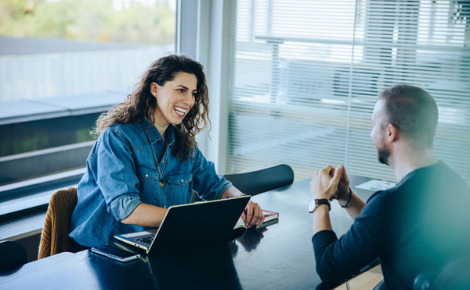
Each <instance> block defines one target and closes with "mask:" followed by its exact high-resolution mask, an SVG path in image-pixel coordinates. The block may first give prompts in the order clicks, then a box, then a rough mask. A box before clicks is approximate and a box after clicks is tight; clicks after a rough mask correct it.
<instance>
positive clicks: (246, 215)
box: [242, 200, 264, 228]
mask: <svg viewBox="0 0 470 290" xmlns="http://www.w3.org/2000/svg"><path fill="white" fill-rule="evenodd" d="M242 220H243V221H244V222H245V226H246V228H251V227H253V226H255V225H257V226H260V225H261V224H262V223H263V221H264V215H263V211H262V210H261V207H260V206H259V205H258V204H257V203H255V202H252V201H251V200H250V201H249V202H248V204H247V205H246V207H245V210H244V211H243V213H242Z"/></svg>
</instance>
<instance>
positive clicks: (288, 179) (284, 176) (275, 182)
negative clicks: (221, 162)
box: [224, 164, 294, 195]
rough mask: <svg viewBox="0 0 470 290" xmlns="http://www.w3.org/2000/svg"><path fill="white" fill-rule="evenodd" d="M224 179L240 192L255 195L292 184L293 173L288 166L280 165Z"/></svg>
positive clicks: (231, 175) (228, 175) (229, 175)
mask: <svg viewBox="0 0 470 290" xmlns="http://www.w3.org/2000/svg"><path fill="white" fill-rule="evenodd" d="M224 178H225V179H227V180H228V181H230V182H232V184H233V185H234V186H235V187H236V188H238V190H240V191H241V192H243V193H245V194H248V195H257V194H260V193H262V192H265V191H269V190H273V189H276V188H279V187H283V186H286V185H289V184H292V182H294V171H293V170H292V168H291V167H290V166H289V165H286V164H281V165H276V166H273V167H269V168H265V169H261V170H257V171H252V172H246V173H236V174H226V175H224Z"/></svg>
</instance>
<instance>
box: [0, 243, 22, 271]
mask: <svg viewBox="0 0 470 290" xmlns="http://www.w3.org/2000/svg"><path fill="white" fill-rule="evenodd" d="M26 262H28V254H27V253H26V249H25V248H24V247H23V245H22V244H20V243H18V242H16V241H3V242H0V272H5V271H10V270H13V269H15V268H18V267H20V266H21V265H23V264H26Z"/></svg>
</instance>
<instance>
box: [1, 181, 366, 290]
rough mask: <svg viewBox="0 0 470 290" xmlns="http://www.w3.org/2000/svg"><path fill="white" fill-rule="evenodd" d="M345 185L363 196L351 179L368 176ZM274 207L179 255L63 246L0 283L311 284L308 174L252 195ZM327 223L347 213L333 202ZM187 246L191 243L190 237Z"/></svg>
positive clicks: (343, 219)
mask: <svg viewBox="0 0 470 290" xmlns="http://www.w3.org/2000/svg"><path fill="white" fill-rule="evenodd" d="M350 179H351V188H353V190H354V192H356V194H358V195H359V196H360V197H361V198H363V199H367V198H368V197H369V196H370V195H372V194H373V192H371V191H366V190H360V189H355V188H354V186H355V185H358V184H361V183H363V182H365V181H367V180H368V179H367V178H362V177H356V176H351V177H350ZM252 200H253V201H255V202H257V203H259V204H260V205H261V207H262V208H264V209H268V210H273V211H277V212H279V215H280V217H279V223H278V224H274V225H271V226H269V227H267V228H265V229H262V230H249V231H247V232H246V233H245V234H244V235H243V236H241V237H240V238H238V239H236V240H234V241H232V242H229V243H228V244H224V245H221V246H220V247H216V248H214V249H213V250H211V251H209V252H199V251H198V249H194V251H193V252H194V254H193V255H190V256H185V257H171V258H165V259H164V258H156V257H142V258H140V259H139V260H135V261H130V262H127V263H121V262H117V261H114V260H111V259H108V258H105V257H102V256H98V255H96V254H93V253H91V252H90V251H82V252H79V253H76V254H72V253H61V254H58V255H55V256H52V257H49V258H45V259H42V260H38V261H34V262H31V263H28V264H26V265H24V266H22V267H21V268H19V269H17V270H15V271H12V272H7V273H2V274H0V288H1V289H283V290H284V289H296V290H297V289H315V288H316V287H317V286H318V285H319V284H320V283H321V280H320V278H319V276H318V275H317V273H316V272H315V259H314V255H313V247H312V242H311V239H312V217H311V214H310V213H309V212H308V210H307V205H308V202H309V200H310V193H309V180H303V181H300V182H296V183H294V184H292V185H291V186H289V187H286V188H282V189H279V190H274V191H269V192H266V193H263V194H260V195H257V196H254V197H253V198H252ZM330 215H331V222H332V225H333V229H334V231H335V232H336V233H337V234H338V236H340V235H342V234H344V233H345V232H346V231H347V230H348V229H349V228H350V226H351V224H352V219H351V218H350V217H349V216H348V214H347V213H346V211H344V210H343V209H342V208H341V207H340V206H339V205H338V203H337V202H333V203H332V209H331V213H330ZM188 247H191V242H190V241H189V242H188Z"/></svg>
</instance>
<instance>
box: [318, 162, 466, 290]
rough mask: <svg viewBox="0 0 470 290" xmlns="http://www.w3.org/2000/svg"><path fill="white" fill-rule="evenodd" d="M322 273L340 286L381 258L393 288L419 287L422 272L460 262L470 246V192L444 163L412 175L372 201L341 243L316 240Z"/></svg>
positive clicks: (328, 237)
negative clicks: (455, 260) (448, 263)
mask: <svg viewBox="0 0 470 290" xmlns="http://www.w3.org/2000/svg"><path fill="white" fill-rule="evenodd" d="M312 243H313V247H314V252H315V260H316V265H317V266H316V267H317V272H318V274H319V275H320V277H321V279H322V281H324V282H326V283H335V282H339V281H341V280H343V279H345V278H348V277H350V276H351V275H353V274H356V273H357V272H358V271H359V270H360V269H361V268H363V267H364V266H366V265H367V264H369V263H371V262H373V261H374V260H375V259H376V258H380V261H381V265H382V271H383V275H384V280H385V284H386V286H387V289H413V282H414V278H415V277H416V276H417V275H418V274H419V273H421V272H423V271H425V270H429V269H433V268H437V267H439V266H442V265H443V264H445V263H446V262H448V261H450V260H452V259H455V258H456V257H458V256H459V255H461V254H462V253H464V251H468V250H467V248H469V245H470V188H469V187H468V185H467V184H466V182H465V181H464V180H463V179H462V178H461V177H460V176H459V175H458V174H457V173H455V172H454V171H453V170H452V169H450V168H449V167H448V166H447V165H446V164H444V163H443V162H441V161H440V162H438V163H436V164H434V165H431V166H428V167H423V168H419V169H417V170H415V171H413V172H411V173H409V174H408V175H407V176H406V177H405V178H404V179H403V180H402V181H401V182H399V183H398V184H397V185H396V186H395V187H394V188H391V189H388V190H384V191H378V192H376V193H374V194H373V195H372V196H371V197H370V198H369V200H368V201H367V203H366V205H365V207H364V208H363V209H362V211H361V214H360V215H359V216H358V217H356V219H355V221H354V223H353V225H352V226H351V229H350V230H349V231H348V232H347V233H346V234H344V235H343V236H342V237H341V238H340V239H337V237H336V235H335V233H334V232H333V231H321V232H318V233H317V234H315V235H314V236H313V238H312Z"/></svg>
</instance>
